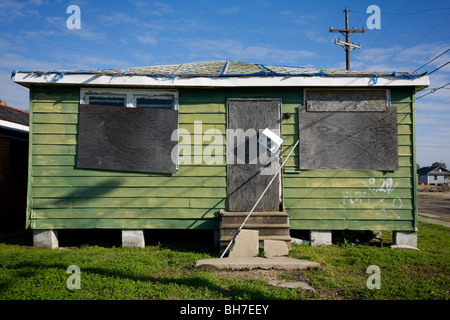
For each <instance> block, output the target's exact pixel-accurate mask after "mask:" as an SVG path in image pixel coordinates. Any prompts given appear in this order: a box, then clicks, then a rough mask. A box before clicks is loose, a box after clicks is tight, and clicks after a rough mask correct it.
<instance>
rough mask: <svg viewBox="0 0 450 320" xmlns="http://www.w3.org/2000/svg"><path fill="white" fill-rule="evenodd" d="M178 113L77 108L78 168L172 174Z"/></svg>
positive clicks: (99, 107)
mask: <svg viewBox="0 0 450 320" xmlns="http://www.w3.org/2000/svg"><path fill="white" fill-rule="evenodd" d="M177 126H178V111H176V110H161V109H146V108H145V109H140V108H123V107H111V106H98V105H86V104H82V105H81V106H80V121H79V137H78V160H77V167H78V168H84V169H105V170H119V171H137V172H158V173H159V172H161V173H175V171H176V164H175V163H174V162H173V161H172V159H171V152H172V149H173V148H174V147H175V146H176V144H177V141H171V136H172V132H173V131H174V130H176V129H177Z"/></svg>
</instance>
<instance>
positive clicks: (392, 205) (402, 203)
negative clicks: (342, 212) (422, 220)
mask: <svg viewBox="0 0 450 320" xmlns="http://www.w3.org/2000/svg"><path fill="white" fill-rule="evenodd" d="M358 196H359V195H358ZM348 197H350V195H349V196H348ZM284 204H285V206H286V207H288V208H292V209H297V208H299V209H318V210H319V209H348V210H360V209H372V210H394V209H400V208H401V209H412V208H413V207H412V203H411V199H400V198H394V199H387V198H382V199H370V193H369V194H368V195H367V198H358V199H351V198H344V199H342V198H340V199H292V198H285V199H284Z"/></svg>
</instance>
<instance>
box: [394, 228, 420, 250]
mask: <svg viewBox="0 0 450 320" xmlns="http://www.w3.org/2000/svg"><path fill="white" fill-rule="evenodd" d="M392 240H393V243H394V245H393V246H392V247H394V248H414V249H417V232H416V231H394V232H393V236H392Z"/></svg>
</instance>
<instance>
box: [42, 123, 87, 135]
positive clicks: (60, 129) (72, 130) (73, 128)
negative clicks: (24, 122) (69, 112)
mask: <svg viewBox="0 0 450 320" xmlns="http://www.w3.org/2000/svg"><path fill="white" fill-rule="evenodd" d="M77 127H78V126H77V125H76V124H44V123H36V124H35V126H34V127H33V132H34V133H47V134H77V133H78V128H77Z"/></svg>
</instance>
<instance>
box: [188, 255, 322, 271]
mask: <svg viewBox="0 0 450 320" xmlns="http://www.w3.org/2000/svg"><path fill="white" fill-rule="evenodd" d="M195 266H196V267H198V268H204V269H213V270H214V269H215V270H224V269H226V270H242V269H247V270H252V269H276V270H304V269H310V268H318V267H319V266H320V264H319V263H317V262H312V261H307V260H300V259H295V258H290V257H271V258H262V257H251V258H222V259H220V258H216V259H203V260H198V261H197V263H196V264H195Z"/></svg>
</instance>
